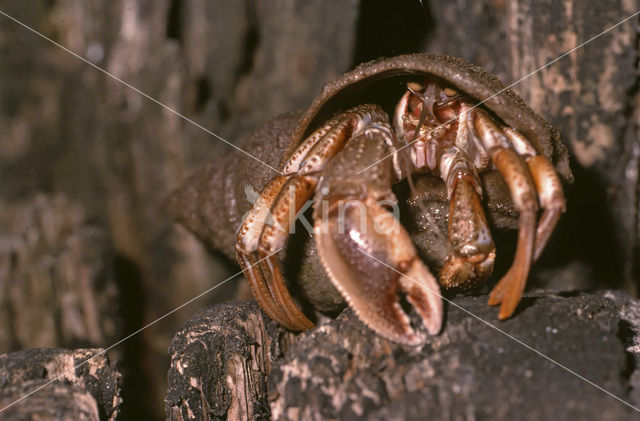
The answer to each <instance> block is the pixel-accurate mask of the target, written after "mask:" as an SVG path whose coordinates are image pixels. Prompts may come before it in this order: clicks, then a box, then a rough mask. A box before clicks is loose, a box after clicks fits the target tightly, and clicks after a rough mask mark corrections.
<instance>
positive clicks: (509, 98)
mask: <svg viewBox="0 0 640 421" xmlns="http://www.w3.org/2000/svg"><path fill="white" fill-rule="evenodd" d="M420 75H424V76H435V77H437V78H440V79H442V80H444V81H445V82H447V83H448V84H450V85H452V86H454V87H455V88H456V89H458V90H459V91H461V92H464V93H466V94H467V95H468V96H470V97H472V98H474V99H476V100H478V101H485V102H483V104H482V106H484V107H486V108H487V109H489V110H490V111H492V112H493V113H494V114H495V115H496V116H497V117H499V118H500V119H501V120H502V121H504V122H505V123H506V124H508V125H509V126H511V127H514V128H515V129H517V130H518V131H520V132H521V133H522V134H523V135H524V136H526V137H527V139H528V140H529V141H530V142H531V143H532V144H533V146H534V147H535V148H536V150H537V151H538V152H539V153H541V154H543V155H544V156H546V157H547V158H548V159H549V160H551V162H553V164H554V166H555V168H556V171H557V172H558V174H559V175H560V177H561V178H562V179H563V181H564V182H566V183H570V182H572V181H573V175H572V174H571V170H570V168H569V156H568V153H567V148H566V147H565V145H564V144H563V143H562V141H561V139H560V135H559V133H558V130H557V129H556V128H555V127H553V126H552V125H551V124H550V123H548V122H547V121H545V120H544V119H543V118H542V117H540V116H539V115H538V114H536V113H535V112H534V111H533V110H532V109H531V108H529V107H528V106H527V104H526V103H525V102H524V101H523V100H522V98H520V97H519V96H518V95H517V94H515V93H514V92H513V91H512V90H511V89H507V88H506V86H505V85H504V83H503V82H502V81H500V80H499V79H498V78H497V77H496V76H494V75H492V74H489V73H487V72H485V71H484V70H482V69H481V68H480V67H478V66H475V65H473V64H471V63H468V62H466V61H465V60H462V59H460V58H455V57H449V56H446V55H439V54H409V55H401V56H397V57H392V58H386V59H379V60H375V61H371V62H369V63H365V64H362V65H360V66H358V67H356V68H355V69H354V70H352V71H350V72H347V73H345V74H344V75H342V76H340V77H339V78H337V79H335V80H333V81H332V82H329V83H328V84H326V85H325V86H324V87H323V88H322V90H321V91H320V94H319V95H318V96H317V97H316V99H315V100H314V101H313V103H312V104H311V106H310V107H309V108H308V109H307V110H306V111H305V112H304V114H303V115H302V117H301V118H300V120H299V122H298V124H297V126H296V129H295V131H294V133H293V136H292V138H291V142H290V143H289V145H290V146H289V149H288V150H287V151H286V153H285V154H284V157H285V158H286V157H287V156H289V155H290V154H291V152H292V151H293V149H294V148H295V146H296V145H297V144H299V143H300V141H302V139H303V138H304V137H305V136H306V135H308V134H309V133H310V131H311V130H313V129H314V128H316V127H317V126H319V125H320V124H322V123H323V122H324V121H326V119H327V118H329V117H330V116H331V115H332V114H335V113H337V112H339V111H341V110H344V109H347V108H348V107H350V106H353V105H356V104H358V103H364V102H365V101H363V99H362V98H361V96H365V97H367V98H368V97H371V96H372V95H371V93H370V91H371V89H372V85H373V84H375V83H376V82H378V81H382V80H388V79H394V78H395V79H398V80H399V82H400V83H403V80H408V78H409V77H411V76H420ZM398 92H402V90H401V89H398Z"/></svg>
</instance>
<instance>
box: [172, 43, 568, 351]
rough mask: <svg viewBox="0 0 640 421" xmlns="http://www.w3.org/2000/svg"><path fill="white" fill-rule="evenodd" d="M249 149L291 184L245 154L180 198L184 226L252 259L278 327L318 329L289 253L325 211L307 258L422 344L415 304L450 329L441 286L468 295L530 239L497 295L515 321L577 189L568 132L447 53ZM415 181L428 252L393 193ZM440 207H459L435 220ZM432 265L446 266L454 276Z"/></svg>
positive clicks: (383, 77) (327, 101)
mask: <svg viewBox="0 0 640 421" xmlns="http://www.w3.org/2000/svg"><path fill="white" fill-rule="evenodd" d="M241 146H242V147H243V148H244V150H245V151H246V152H248V153H249V154H252V155H254V156H255V157H258V158H259V159H260V160H261V161H262V162H263V163H266V164H268V165H270V166H271V165H273V166H274V167H276V166H277V170H278V172H276V171H274V170H273V168H269V167H267V166H265V165H263V163H260V162H257V161H255V160H252V159H251V158H250V157H248V156H242V155H238V156H235V157H229V158H228V160H227V162H223V163H222V164H220V163H214V164H211V165H209V166H208V167H207V168H205V169H203V170H201V171H200V172H198V173H196V174H195V175H194V176H193V177H192V178H191V179H190V180H189V181H188V182H187V183H186V184H185V186H183V188H182V189H181V190H179V191H178V192H177V193H175V194H174V195H173V196H172V198H171V200H170V202H169V203H170V207H171V209H172V210H173V213H174V214H175V215H176V216H177V217H178V219H180V220H181V221H182V222H183V223H184V224H185V225H186V226H187V227H189V228H190V229H191V230H192V231H193V232H195V233H196V234H197V235H199V236H200V237H201V238H202V239H204V240H205V242H207V243H208V244H210V245H211V246H212V247H214V248H216V249H218V250H221V251H223V252H224V253H226V254H227V255H230V256H235V257H236V258H237V261H238V263H239V264H240V266H241V267H242V269H243V272H244V274H245V277H246V278H247V280H248V282H249V285H250V287H251V290H252V292H253V294H254V296H255V297H256V299H257V301H258V303H259V304H260V305H261V307H262V308H263V309H264V311H265V312H266V313H267V314H268V315H269V316H270V317H271V318H272V319H273V320H275V321H277V322H278V323H280V324H281V325H283V326H285V327H287V328H289V329H291V330H304V329H308V328H311V327H313V325H314V324H313V323H312V322H311V321H310V319H309V317H307V315H305V313H304V312H303V311H302V310H301V309H300V307H299V306H298V305H297V304H296V301H295V300H294V298H293V297H292V295H291V294H290V292H289V288H288V284H287V281H286V280H285V276H284V275H283V271H282V269H281V267H280V260H281V259H280V256H279V255H278V254H277V252H278V251H279V250H281V249H284V248H286V245H287V241H288V239H289V237H290V229H291V227H293V226H295V223H296V218H297V217H299V216H300V214H301V212H302V211H304V210H305V208H306V206H308V204H309V203H313V206H312V207H313V230H312V233H311V241H312V242H313V246H314V247H315V248H314V252H312V253H307V254H306V255H305V256H306V258H308V259H314V258H315V259H318V260H319V261H320V265H316V267H317V268H318V267H322V268H323V269H320V270H321V271H322V270H324V272H325V274H326V277H327V278H328V279H329V280H330V282H331V283H332V284H333V285H334V286H335V288H336V289H337V290H338V291H339V292H340V294H341V295H342V296H343V297H344V299H345V300H346V301H347V302H348V304H349V305H350V306H351V307H352V308H353V309H354V310H355V313H356V314H357V315H358V317H359V318H360V319H361V320H362V321H363V322H364V323H365V324H367V325H368V326H369V327H370V328H371V329H373V330H374V331H375V332H377V333H378V334H380V335H383V336H385V337H387V338H389V339H391V340H393V341H396V342H400V343H404V344H409V345H416V344H419V343H422V342H423V341H424V335H423V334H421V333H420V331H421V329H415V328H414V327H413V326H412V324H411V322H410V318H409V317H408V316H407V314H406V313H405V311H404V310H403V306H402V305H401V303H402V302H403V301H404V302H405V305H410V306H413V308H414V309H415V310H416V313H417V314H418V315H419V318H420V319H421V320H422V324H423V325H424V327H425V328H426V330H427V331H428V332H430V333H432V334H434V333H437V332H438V331H439V330H440V328H441V324H442V318H443V305H442V298H441V295H440V287H443V288H468V287H471V286H474V285H477V284H479V283H482V282H483V281H485V280H486V279H487V278H488V277H489V275H490V274H491V273H492V270H493V264H494V259H495V256H496V249H495V245H494V241H493V239H492V234H491V225H495V226H497V227H505V226H511V227H513V226H514V225H515V226H517V228H518V229H519V232H518V239H517V245H516V252H515V257H514V260H513V263H512V265H511V267H510V269H509V270H508V271H507V272H506V274H504V275H503V276H502V278H501V279H500V280H499V281H498V282H497V284H496V285H495V287H494V288H493V290H492V291H491V293H490V297H489V304H490V305H500V310H499V318H500V319H504V318H508V317H510V316H511V315H512V314H513V312H514V311H515V309H516V307H517V305H518V303H519V301H520V298H521V296H522V293H523V290H524V288H525V284H526V280H527V277H528V275H529V270H530V267H531V265H532V263H533V262H535V260H536V259H537V258H538V257H539V256H540V254H541V253H542V251H543V249H544V247H545V245H546V243H547V241H548V239H549V237H550V235H551V233H552V232H553V230H554V228H555V226H556V223H557V222H558V219H559V217H560V215H561V214H562V213H563V212H564V210H565V200H564V194H563V188H562V184H563V183H569V182H571V180H572V174H571V171H570V169H569V165H568V156H567V151H566V148H565V146H564V145H563V143H562V142H561V141H560V138H559V135H558V132H557V131H556V129H555V128H553V127H552V126H551V125H550V124H549V123H547V122H546V121H544V120H543V119H542V118H541V117H539V116H538V115H537V114H535V113H534V112H533V111H532V110H531V109H530V108H529V107H528V106H527V105H526V104H525V103H524V102H523V101H522V99H520V98H519V97H518V96H517V95H516V94H515V93H514V92H513V91H511V90H510V89H506V88H505V87H504V85H503V84H502V83H501V82H500V81H499V80H498V79H497V78H496V77H495V76H492V75H490V74H488V73H485V72H484V71H482V70H481V69H480V68H478V67H476V66H473V65H471V64H469V63H467V62H466V61H464V60H462V59H458V58H453V57H448V56H443V55H431V54H415V55H403V56H398V57H393V58H389V59H381V60H376V61H373V62H370V63H366V64H363V65H361V66H359V67H357V68H356V69H354V70H353V71H351V72H348V73H346V74H344V75H343V76H341V77H339V78H337V79H336V80H334V81H332V82H330V83H328V84H327V85H326V86H325V87H324V88H323V89H322V90H321V92H320V94H319V95H318V97H317V98H316V99H315V100H314V101H313V103H312V104H311V106H310V107H309V108H308V109H307V110H306V111H304V112H303V113H301V114H300V113H297V114H289V115H286V116H282V117H280V118H278V119H276V120H274V121H273V122H270V123H268V124H267V125H265V126H263V127H262V128H260V129H259V130H257V131H256V132H254V133H253V134H252V135H251V136H249V138H248V140H247V141H246V142H245V143H244V144H242V145H241ZM403 180H407V181H406V183H408V185H409V187H410V188H409V192H410V194H409V196H410V197H409V199H407V200H414V203H417V204H418V205H419V206H417V207H415V206H414V210H416V209H417V210H418V212H419V213H422V214H423V217H424V218H423V219H422V220H423V228H424V229H423V231H429V232H432V233H435V235H433V236H427V237H425V238H427V240H424V238H423V240H424V241H417V242H416V245H414V243H413V242H412V238H414V239H416V238H419V236H414V235H413V234H412V233H410V232H408V231H407V230H406V229H405V228H403V226H402V224H401V223H400V221H399V219H398V217H397V215H395V216H394V213H392V212H391V211H392V210H393V209H394V206H395V204H397V203H398V201H397V198H396V195H395V194H394V191H393V190H392V186H393V185H394V184H397V183H401V182H403ZM247 183H248V184H249V185H250V186H251V187H252V188H255V189H257V191H259V192H260V193H259V196H258V197H257V200H255V201H253V203H250V202H249V201H246V200H242V198H243V197H244V195H245V192H246V185H247ZM220 198H221V199H220ZM420 198H423V199H424V198H427V200H422V202H421V201H420ZM429 201H431V202H434V203H435V202H438V203H440V204H443V203H444V204H446V206H444V207H442V209H443V211H442V212H432V211H431V210H432V209H433V207H431V206H430V204H429ZM485 210H486V211H487V212H486V213H485ZM487 216H488V218H487ZM514 221H516V223H515V224H514ZM442 226H444V227H445V228H444V229H441V227H442ZM238 227H239V228H238ZM425 227H426V228H425ZM438 227H440V228H438ZM438 231H439V232H440V233H441V234H438ZM434 238H435V240H434ZM416 246H417V247H416ZM421 255H423V256H426V257H427V258H428V260H430V261H439V262H440V264H438V265H436V266H437V269H438V273H437V278H438V280H436V277H435V276H434V275H433V274H432V272H431V271H430V270H429V268H428V267H427V265H426V264H425V263H424V262H423V260H422V259H421V257H420V256H421ZM433 255H439V256H435V257H434V256H433ZM295 281H296V280H291V279H290V280H289V285H291V283H293V282H295Z"/></svg>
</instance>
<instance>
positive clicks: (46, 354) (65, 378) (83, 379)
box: [0, 348, 122, 421]
mask: <svg viewBox="0 0 640 421" xmlns="http://www.w3.org/2000/svg"><path fill="white" fill-rule="evenodd" d="M100 351H101V350H100V349H76V350H66V349H55V348H39V349H30V350H27V351H20V352H14V353H11V354H0V386H1V388H0V408H4V409H3V411H2V412H0V419H2V420H36V419H37V420H95V421H98V420H101V421H113V420H115V419H116V417H117V416H118V411H119V406H120V403H121V402H122V399H121V398H120V385H119V379H120V376H121V374H120V373H119V372H118V371H117V370H116V369H115V368H114V367H113V365H112V364H111V363H110V362H109V358H108V357H107V356H106V355H104V354H101V355H99V356H96V357H94V358H92V359H90V360H89V361H87V362H86V363H85V364H83V365H82V366H80V367H78V368H77V369H75V370H74V369H73V367H76V366H78V365H79V364H81V363H82V362H83V361H86V360H87V359H88V358H91V357H93V356H95V355H96V354H97V353H99V352H100ZM58 376H62V377H61V378H60V379H59V380H57V381H55V382H53V383H51V384H49V385H47V386H45V387H42V386H43V385H45V384H47V383H48V382H49V381H51V380H53V379H55V378H57V377H58ZM39 387H42V389H40V390H39V391H37V392H35V393H34V394H33V395H31V396H30V397H28V398H26V399H24V400H21V401H19V402H17V403H15V404H14V402H16V401H17V400H18V399H20V398H22V397H23V396H24V395H26V394H28V393H31V392H33V391H34V390H35V389H37V388H39ZM9 405H10V406H9Z"/></svg>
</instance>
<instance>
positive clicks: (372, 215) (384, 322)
mask: <svg viewBox="0 0 640 421" xmlns="http://www.w3.org/2000/svg"><path fill="white" fill-rule="evenodd" d="M328 202H329V206H328V209H327V210H326V211H325V212H324V213H325V215H324V217H322V215H320V213H322V212H321V210H320V208H321V205H320V203H319V201H318V200H316V207H315V227H314V231H315V235H316V244H317V246H318V252H319V254H320V256H321V258H322V262H323V264H324V266H325V268H326V270H327V272H328V273H329V276H330V278H331V281H332V282H333V284H334V285H335V286H336V288H337V289H338V290H339V291H340V292H341V293H342V295H343V296H344V297H345V299H346V300H347V301H348V302H349V304H350V305H351V307H352V308H353V309H354V310H355V312H356V314H357V315H358V317H359V318H360V320H362V321H363V322H364V323H365V324H367V325H368V326H369V327H370V328H371V329H373V330H374V331H376V332H377V333H379V334H381V335H383V336H385V337H387V338H389V339H392V340H394V341H397V342H400V343H404V344H408V345H418V344H420V343H423V342H424V339H425V338H424V335H423V334H421V333H419V332H418V331H416V330H414V329H413V328H412V327H411V323H410V320H409V317H408V316H407V314H406V313H405V312H404V311H403V310H402V307H401V305H400V301H399V300H400V298H401V297H399V296H398V292H399V291H402V292H404V293H405V294H406V299H407V301H408V302H409V303H410V304H412V305H413V306H414V308H415V309H416V311H417V312H418V314H419V315H420V317H421V318H422V323H423V324H424V326H425V327H426V329H427V331H428V332H429V333H431V334H436V333H438V332H439V331H440V328H441V325H442V298H441V296H440V289H439V287H438V283H437V282H436V280H435V278H434V276H433V275H432V274H431V273H430V272H429V270H428V269H427V267H426V266H425V265H424V264H423V263H422V261H421V260H420V258H418V257H417V256H416V252H415V249H414V246H413V244H412V243H411V240H410V239H409V236H408V234H407V232H406V231H405V230H404V228H402V226H401V225H400V223H399V222H398V220H397V219H396V218H395V217H394V216H393V214H392V213H390V212H388V211H387V210H386V209H384V208H383V207H382V206H380V205H379V204H378V203H376V201H375V200H374V199H371V198H370V197H368V198H365V199H360V200H355V199H351V200H349V199H345V198H342V199H335V198H334V199H333V200H331V199H330V200H329V201H328ZM325 206H326V202H325Z"/></svg>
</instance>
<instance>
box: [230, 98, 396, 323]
mask: <svg viewBox="0 0 640 421" xmlns="http://www.w3.org/2000/svg"><path fill="white" fill-rule="evenodd" d="M381 116H384V114H383V113H382V110H379V109H377V108H371V107H368V108H367V107H357V108H355V109H353V110H351V111H350V112H347V113H343V114H341V115H339V116H337V117H336V118H334V119H332V120H330V121H329V122H328V123H327V124H325V125H324V126H323V127H321V128H320V129H318V130H316V131H315V132H314V133H313V134H311V136H309V137H308V138H307V139H306V140H305V141H303V142H302V143H301V144H300V145H299V146H298V148H296V150H295V151H294V153H293V154H292V156H291V157H290V158H289V160H288V161H287V162H286V163H285V165H284V168H283V175H280V176H276V177H274V178H273V179H272V180H271V181H270V182H269V183H268V184H267V185H266V186H265V188H264V189H263V190H262V192H261V194H260V198H259V200H258V202H256V204H254V207H253V208H252V209H251V211H250V212H249V213H248V215H247V218H246V219H245V221H244V222H243V225H242V226H241V228H240V232H239V234H238V240H237V243H236V254H237V257H238V261H239V262H240V265H241V266H242V269H243V271H244V273H245V276H246V277H247V279H248V281H249V285H250V286H251V289H252V292H253V293H254V296H255V297H256V299H257V300H258V303H259V304H260V305H261V306H262V307H263V309H264V310H265V312H267V313H268V314H269V316H270V317H271V318H273V319H274V320H276V321H277V322H278V323H280V324H282V325H283V326H285V327H287V328H288V329H291V330H305V329H309V328H311V327H313V323H312V322H311V321H310V320H309V319H308V318H307V317H306V316H305V315H304V314H303V313H302V312H301V311H300V309H298V307H297V305H296V304H295V302H294V301H293V298H292V297H291V296H290V294H289V292H288V289H287V287H286V284H285V282H284V279H283V276H282V271H281V269H280V264H279V260H278V258H277V256H276V255H275V253H276V252H277V251H278V250H280V249H282V248H284V247H285V245H286V241H287V238H288V236H289V228H290V227H292V226H293V225H294V224H295V218H296V215H297V214H298V212H299V211H300V209H301V208H302V207H303V205H304V203H305V202H306V201H307V200H308V199H309V198H310V197H311V195H312V193H313V189H314V188H315V186H316V184H317V174H318V173H319V172H320V171H321V170H322V168H324V166H325V165H326V163H327V162H328V161H329V160H330V159H331V158H332V157H333V156H334V155H335V154H336V153H338V152H339V151H340V150H341V149H342V148H343V147H344V144H345V143H346V141H347V140H348V139H349V138H350V137H351V135H352V134H353V132H354V131H355V130H357V129H359V128H361V127H362V126H364V125H366V124H369V123H370V122H371V121H375V120H376V119H379V118H381ZM269 218H271V220H269Z"/></svg>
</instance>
